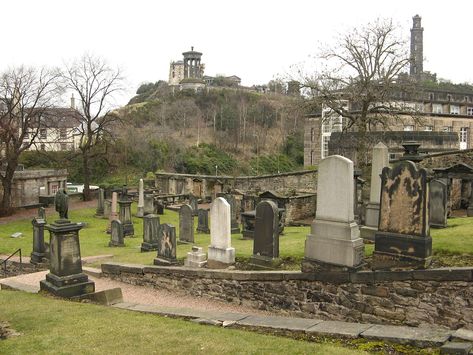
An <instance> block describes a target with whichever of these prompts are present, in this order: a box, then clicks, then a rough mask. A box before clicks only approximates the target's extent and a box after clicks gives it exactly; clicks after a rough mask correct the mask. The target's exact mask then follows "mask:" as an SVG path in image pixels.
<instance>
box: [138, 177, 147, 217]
mask: <svg viewBox="0 0 473 355" xmlns="http://www.w3.org/2000/svg"><path fill="white" fill-rule="evenodd" d="M144 193H145V192H144V187H143V179H140V182H139V185H138V206H137V207H136V217H139V218H141V217H143V216H144V215H145V213H144V212H145V211H144V209H145V196H144Z"/></svg>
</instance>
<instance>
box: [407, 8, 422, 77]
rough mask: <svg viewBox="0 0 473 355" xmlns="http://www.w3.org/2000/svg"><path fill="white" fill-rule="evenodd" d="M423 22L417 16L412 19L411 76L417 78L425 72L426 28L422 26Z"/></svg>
mask: <svg viewBox="0 0 473 355" xmlns="http://www.w3.org/2000/svg"><path fill="white" fill-rule="evenodd" d="M421 20H422V18H421V17H420V16H419V15H415V16H414V17H413V18H412V21H413V24H412V28H411V66H410V71H409V74H410V75H411V76H417V77H418V76H420V75H421V74H422V73H423V71H424V67H423V61H424V50H423V47H424V40H423V37H424V28H423V27H422V26H421Z"/></svg>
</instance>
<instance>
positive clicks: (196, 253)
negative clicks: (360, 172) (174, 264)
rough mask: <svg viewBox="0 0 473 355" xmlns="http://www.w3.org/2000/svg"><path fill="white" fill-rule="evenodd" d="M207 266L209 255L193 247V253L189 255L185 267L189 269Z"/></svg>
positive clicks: (199, 248)
mask: <svg viewBox="0 0 473 355" xmlns="http://www.w3.org/2000/svg"><path fill="white" fill-rule="evenodd" d="M206 264H207V255H206V254H205V253H204V252H203V249H202V248H201V247H197V246H193V247H192V251H190V252H188V253H187V258H186V260H184V266H187V267H204V266H205V265H206Z"/></svg>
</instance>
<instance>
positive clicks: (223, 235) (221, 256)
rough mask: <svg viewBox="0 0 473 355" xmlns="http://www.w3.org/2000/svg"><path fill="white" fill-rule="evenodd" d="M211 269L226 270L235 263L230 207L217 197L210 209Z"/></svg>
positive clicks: (221, 198)
mask: <svg viewBox="0 0 473 355" xmlns="http://www.w3.org/2000/svg"><path fill="white" fill-rule="evenodd" d="M210 221H211V223H210V246H209V248H208V253H209V255H208V262H207V265H208V267H209V268H225V267H227V266H229V265H231V264H234V263H235V248H232V247H231V245H232V242H231V240H232V239H231V232H230V231H231V228H230V205H229V204H228V202H227V201H226V200H225V199H224V198H223V197H217V198H216V199H215V200H214V201H213V203H212V206H211V207H210Z"/></svg>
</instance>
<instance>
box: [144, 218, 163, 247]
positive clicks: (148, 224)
mask: <svg viewBox="0 0 473 355" xmlns="http://www.w3.org/2000/svg"><path fill="white" fill-rule="evenodd" d="M159 228H160V224H159V216H157V215H155V214H149V215H146V216H144V217H143V243H141V251H142V252H146V251H151V250H158V236H159Z"/></svg>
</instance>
